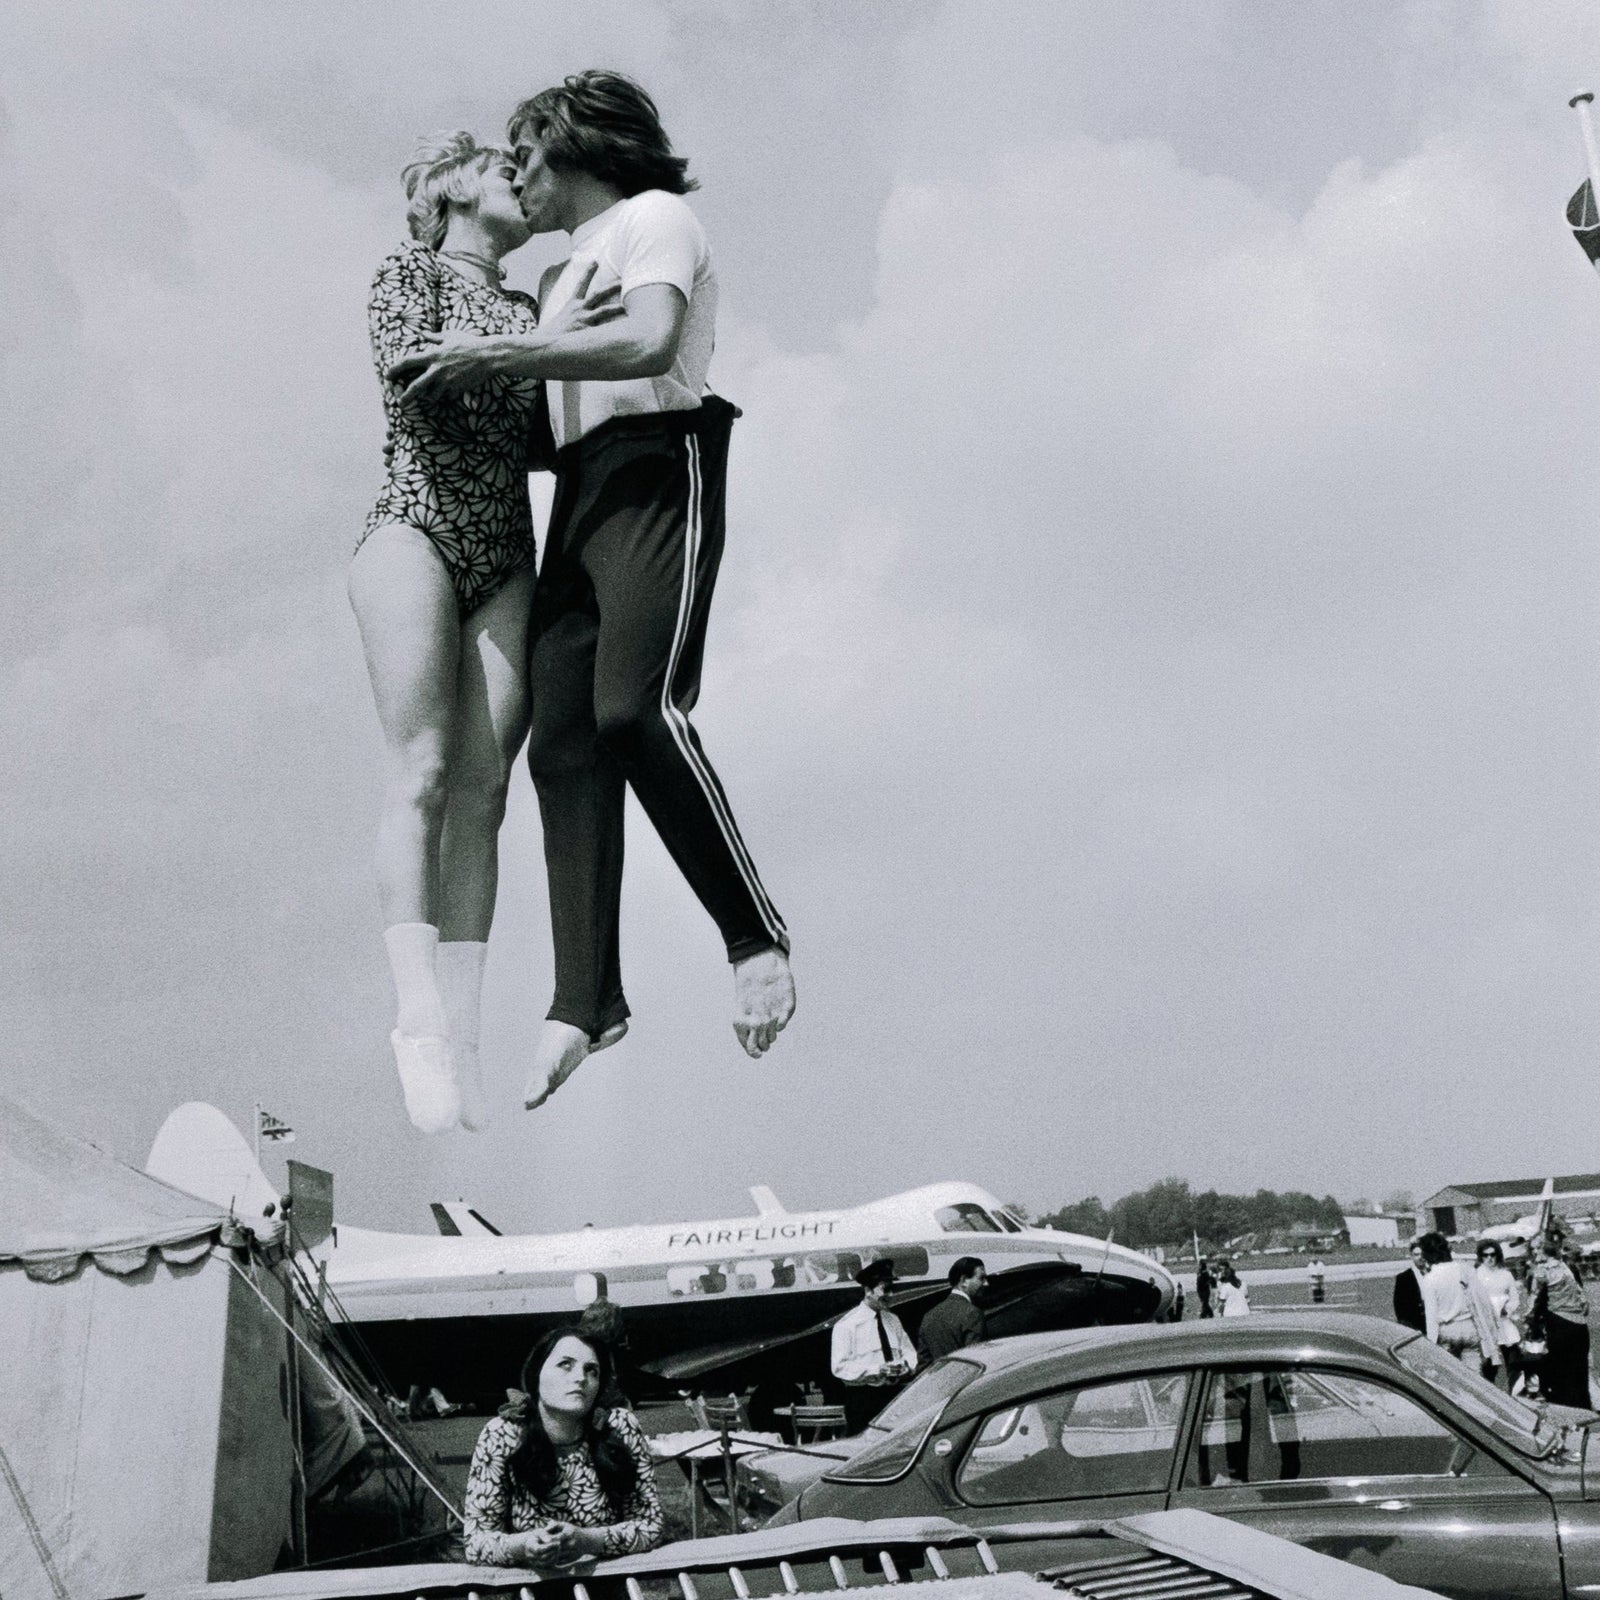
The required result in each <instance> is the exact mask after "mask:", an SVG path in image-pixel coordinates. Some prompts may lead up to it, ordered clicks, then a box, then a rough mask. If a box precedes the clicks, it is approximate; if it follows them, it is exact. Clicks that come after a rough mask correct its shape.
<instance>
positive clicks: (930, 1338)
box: [917, 1293, 983, 1365]
mask: <svg viewBox="0 0 1600 1600" xmlns="http://www.w3.org/2000/svg"><path fill="white" fill-rule="evenodd" d="M982 1337H983V1313H982V1312H981V1311H980V1310H979V1309H978V1308H977V1307H976V1306H975V1305H973V1303H972V1302H971V1301H970V1300H969V1299H967V1297H966V1296H965V1295H963V1294H954V1293H952V1294H949V1295H947V1296H946V1297H945V1298H944V1299H943V1300H941V1301H940V1302H939V1303H938V1305H936V1306H935V1307H934V1308H933V1310H932V1311H930V1312H929V1313H928V1314H927V1316H925V1317H924V1318H923V1319H922V1326H921V1327H920V1328H918V1329H917V1360H918V1361H919V1362H920V1363H922V1364H924V1365H926V1364H927V1363H928V1362H930V1361H937V1360H938V1359H939V1357H940V1356H947V1355H949V1354H950V1352H951V1351H952V1350H959V1349H960V1348H961V1347H962V1346H963V1345H967V1344H976V1343H977V1342H978V1341H979V1340H980V1339H981V1338H982Z"/></svg>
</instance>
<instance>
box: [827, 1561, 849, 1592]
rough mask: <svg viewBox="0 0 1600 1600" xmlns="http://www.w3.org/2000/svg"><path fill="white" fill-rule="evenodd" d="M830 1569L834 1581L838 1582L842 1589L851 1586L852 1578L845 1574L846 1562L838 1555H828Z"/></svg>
mask: <svg viewBox="0 0 1600 1600" xmlns="http://www.w3.org/2000/svg"><path fill="white" fill-rule="evenodd" d="M828 1570H829V1571H830V1572H831V1573H832V1574H833V1581H834V1582H835V1583H836V1584H838V1586H839V1587H840V1588H841V1589H848V1588H849V1587H850V1580H849V1578H848V1577H846V1576H845V1570H844V1562H842V1561H841V1560H840V1559H839V1558H838V1556H829V1557H828Z"/></svg>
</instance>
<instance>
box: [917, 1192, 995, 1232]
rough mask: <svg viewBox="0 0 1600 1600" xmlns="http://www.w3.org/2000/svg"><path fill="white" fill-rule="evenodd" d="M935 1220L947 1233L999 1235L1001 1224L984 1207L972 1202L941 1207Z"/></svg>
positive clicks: (935, 1215) (934, 1215)
mask: <svg viewBox="0 0 1600 1600" xmlns="http://www.w3.org/2000/svg"><path fill="white" fill-rule="evenodd" d="M933 1219H934V1221H935V1222H937V1223H938V1224H939V1227H940V1228H941V1230H942V1231H943V1232H945V1233H999V1232H1000V1224H999V1223H998V1222H996V1221H995V1220H994V1218H993V1217H991V1216H990V1215H989V1213H988V1212H987V1211H985V1210H984V1209H983V1207H982V1206H975V1205H973V1204H972V1203H971V1202H970V1201H966V1200H964V1201H962V1202H961V1203H960V1204H959V1205H953V1206H940V1207H939V1209H938V1210H937V1211H935V1212H934V1214H933Z"/></svg>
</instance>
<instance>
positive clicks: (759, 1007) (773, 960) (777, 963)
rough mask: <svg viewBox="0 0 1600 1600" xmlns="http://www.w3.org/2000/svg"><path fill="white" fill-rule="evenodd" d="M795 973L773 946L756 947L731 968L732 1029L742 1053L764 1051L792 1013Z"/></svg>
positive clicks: (787, 960)
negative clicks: (742, 1049)
mask: <svg viewBox="0 0 1600 1600" xmlns="http://www.w3.org/2000/svg"><path fill="white" fill-rule="evenodd" d="M794 1005H795V995H794V973H793V972H792V971H791V970H790V968H789V958H788V956H786V955H785V954H784V953H783V951H781V950H779V949H778V948H777V947H776V946H774V947H773V948H772V949H771V950H758V951H757V952H756V953H755V954H754V955H753V956H746V957H745V959H744V960H743V961H739V962H736V963H735V964H734V968H733V1031H734V1034H735V1035H736V1036H737V1038H738V1040H739V1043H740V1044H742V1045H743V1046H744V1050H745V1054H746V1055H748V1056H750V1057H751V1058H752V1059H754V1058H756V1057H758V1056H761V1055H764V1054H765V1053H766V1051H767V1050H768V1049H769V1048H770V1046H771V1044H772V1041H773V1040H774V1039H776V1038H777V1037H778V1035H779V1034H780V1033H782V1032H783V1030H784V1028H786V1027H787V1026H788V1023H789V1018H790V1017H792V1016H793V1015H794Z"/></svg>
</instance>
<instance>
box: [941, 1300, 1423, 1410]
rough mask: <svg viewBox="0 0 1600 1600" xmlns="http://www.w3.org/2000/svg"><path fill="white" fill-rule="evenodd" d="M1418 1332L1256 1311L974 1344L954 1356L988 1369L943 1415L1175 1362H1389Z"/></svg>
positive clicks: (1312, 1314) (1329, 1315)
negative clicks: (1240, 1315)
mask: <svg viewBox="0 0 1600 1600" xmlns="http://www.w3.org/2000/svg"><path fill="white" fill-rule="evenodd" d="M1416 1337H1417V1335H1416V1334H1415V1333H1414V1332H1413V1331H1412V1330H1411V1329H1410V1328H1408V1327H1406V1326H1404V1325H1403V1324H1401V1323H1398V1322H1388V1321H1385V1320H1384V1319H1383V1318H1381V1317H1366V1316H1361V1315H1359V1314H1357V1313H1355V1312H1350V1311H1288V1312H1279V1311H1273V1312H1257V1313H1253V1314H1252V1315H1250V1316H1248V1317H1212V1318H1208V1319H1204V1320H1200V1321H1196V1322H1156V1323H1148V1322H1147V1323H1135V1324H1130V1325H1126V1326H1117V1327H1109V1328H1069V1329H1064V1330H1061V1331H1059V1332H1055V1333H1030V1334H1024V1335H1022V1336H1020V1337H1018V1338H1015V1339H1001V1340H997V1341H995V1342H994V1343H992V1344H974V1345H968V1346H967V1347H966V1348H965V1349H963V1350H961V1351H960V1352H959V1353H958V1354H957V1355H956V1356H954V1357H952V1359H953V1360H958V1361H965V1362H969V1363H971V1364H972V1365H974V1366H978V1367H980V1368H982V1372H981V1374H980V1375H979V1376H978V1377H976V1378H974V1379H973V1380H972V1382H971V1383H969V1384H967V1385H966V1387H965V1388H963V1389H962V1390H961V1392H960V1393H959V1394H958V1395H956V1396H955V1398H954V1399H953V1400H952V1401H951V1403H950V1405H949V1406H948V1407H947V1408H946V1411H945V1414H944V1415H945V1419H946V1420H947V1421H957V1420H959V1419H960V1418H962V1417H966V1416H970V1415H972V1414H973V1413H974V1412H976V1411H983V1410H987V1409H988V1408H989V1407H991V1406H996V1405H1004V1404H1005V1403H1006V1402H1007V1401H1009V1400H1012V1399H1015V1398H1019V1397H1020V1396H1022V1395H1025V1394H1031V1393H1034V1392H1036V1391H1037V1390H1039V1389H1041V1388H1052V1387H1055V1386H1056V1385H1058V1384H1062V1383H1075V1382H1083V1381H1086V1380H1089V1379H1092V1378H1096V1377H1102V1376H1107V1375H1114V1374H1116V1373H1118V1372H1125V1371H1131V1370H1136V1371H1147V1370H1150V1369H1152V1368H1157V1367H1163V1366H1169V1365H1174V1366H1198V1365H1213V1364H1215V1363H1218V1362H1225V1361H1230V1360H1250V1361H1288V1362H1296V1363H1298V1362H1304V1361H1318V1360H1322V1361H1329V1360H1331V1361H1345V1362H1350V1361H1354V1362H1356V1363H1358V1364H1360V1363H1365V1364H1372V1363H1377V1364H1379V1365H1387V1364H1388V1363H1389V1360H1390V1356H1389V1352H1390V1351H1392V1350H1393V1349H1394V1347H1395V1346H1396V1345H1398V1344H1402V1343H1405V1342H1406V1341H1408V1340H1410V1339H1414V1338H1416Z"/></svg>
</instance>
